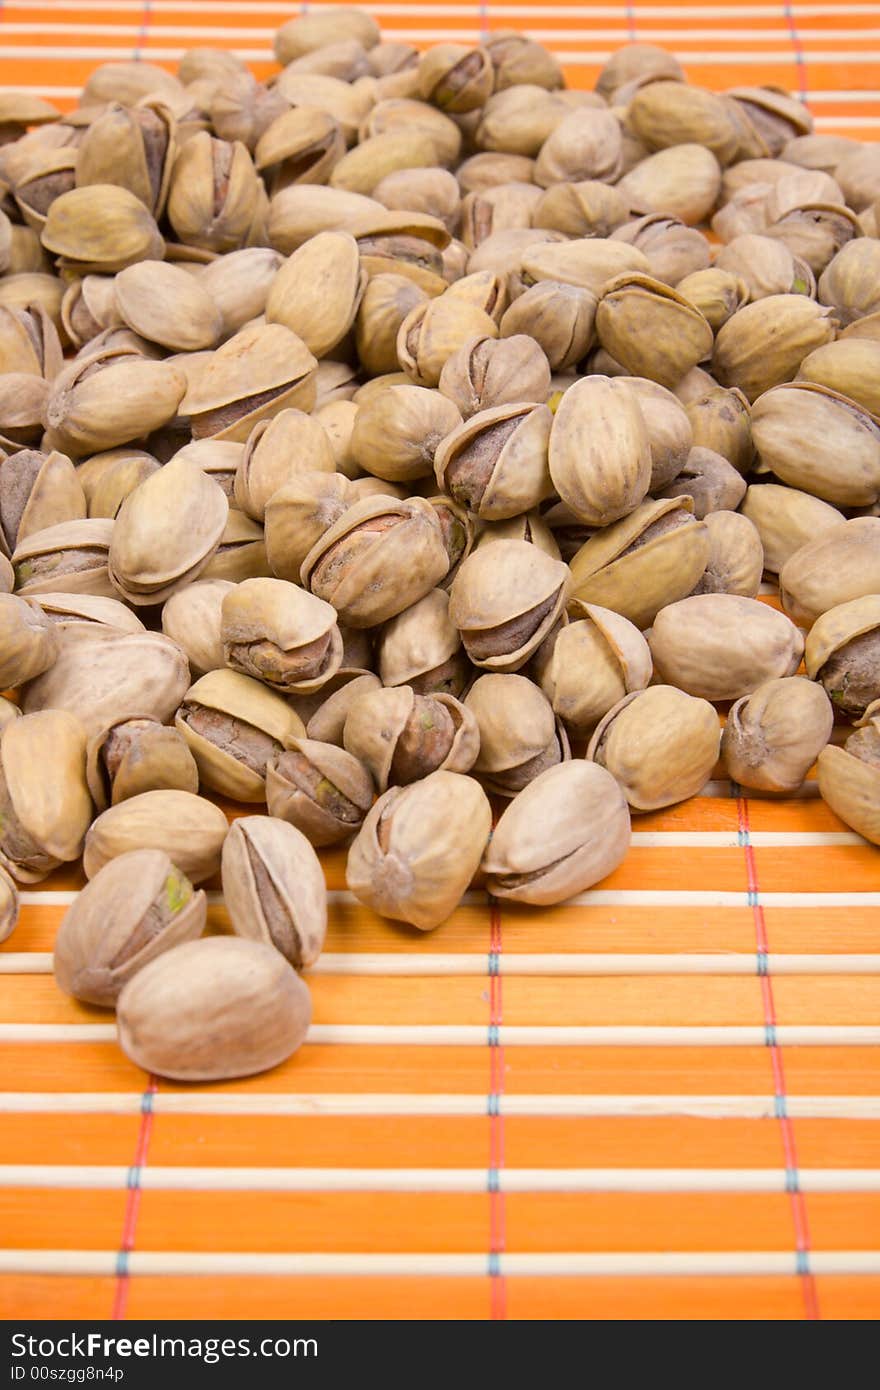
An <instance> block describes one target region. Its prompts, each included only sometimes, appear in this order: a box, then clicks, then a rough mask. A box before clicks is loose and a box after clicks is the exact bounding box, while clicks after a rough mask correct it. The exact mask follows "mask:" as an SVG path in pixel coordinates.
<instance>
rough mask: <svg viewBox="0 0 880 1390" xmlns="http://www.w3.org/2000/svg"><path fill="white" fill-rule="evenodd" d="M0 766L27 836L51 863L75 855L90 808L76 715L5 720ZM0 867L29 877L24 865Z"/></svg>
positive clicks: (59, 712)
mask: <svg viewBox="0 0 880 1390" xmlns="http://www.w3.org/2000/svg"><path fill="white" fill-rule="evenodd" d="M0 764H2V772H3V777H4V779H5V782H6V787H7V791H8V794H9V798H10V800H11V802H12V805H13V807H14V809H15V814H16V816H17V817H18V820H19V821H20V822H21V824H22V826H23V827H24V829H25V830H26V831H27V833H28V835H29V836H30V837H31V839H33V840H35V841H36V843H37V844H38V845H39V846H40V848H41V849H42V850H43V851H44V852H45V853H46V854H47V855H48V856H49V857H50V858H51V859H53V860H54V861H55V862H56V863H70V862H71V861H72V860H74V859H78V858H79V855H80V853H81V852H82V847H83V837H84V836H85V833H86V831H87V830H88V828H89V825H90V824H91V819H92V812H93V808H92V798H91V797H90V796H89V789H88V787H87V785H86V731H85V728H84V727H83V725H82V724H81V723H80V721H79V719H77V718H76V717H75V716H74V715H73V714H69V713H68V712H67V710H63V709H47V710H41V711H39V712H37V713H34V714H27V713H26V714H25V715H24V717H23V718H21V719H12V720H10V721H9V723H7V724H5V725H3V732H2V737H0ZM5 867H7V868H8V869H9V870H10V872H12V873H14V875H15V877H16V878H17V879H19V880H20V881H21V882H24V883H28V882H32V881H33V879H34V875H33V874H31V873H30V872H29V871H28V870H27V869H22V868H19V867H18V866H12V865H6V866H5ZM43 877H45V875H44V874H36V878H37V879H39V878H43Z"/></svg>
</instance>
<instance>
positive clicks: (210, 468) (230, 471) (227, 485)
mask: <svg viewBox="0 0 880 1390" xmlns="http://www.w3.org/2000/svg"><path fill="white" fill-rule="evenodd" d="M244 450H245V446H244V445H243V444H236V443H233V442H232V441H230V440H220V439H195V440H193V441H192V442H191V443H189V444H185V445H184V447H183V448H182V449H178V450H177V453H176V454H172V455H171V458H169V459H168V462H169V463H171V461H172V459H179V458H185V459H188V460H190V461H191V462H192V463H197V464H198V465H199V468H201V470H202V472H203V473H207V475H208V477H209V478H213V480H214V482H215V483H218V484H219V486H220V487H221V488H222V489H223V493H224V496H225V497H226V498H227V499H228V501H229V503H230V505H232V500H233V493H234V489H235V475H236V473H237V472H238V470H239V467H240V466H241V461H242V459H243V458H244ZM147 462H152V463H155V460H154V459H150V456H149V455H146V456H145V458H144V457H143V456H142V457H141V459H140V464H141V477H140V481H141V482H143V481H144V480H145V479H146V478H148V477H149V476H150V473H151V472H155V469H154V468H148V467H146V463H147ZM100 486H101V484H98V485H96V489H95V491H96V492H97V491H98V488H99V487H100Z"/></svg>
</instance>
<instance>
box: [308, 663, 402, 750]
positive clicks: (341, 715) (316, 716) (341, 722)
mask: <svg viewBox="0 0 880 1390" xmlns="http://www.w3.org/2000/svg"><path fill="white" fill-rule="evenodd" d="M380 685H381V681H380V680H379V677H378V676H375V675H373V673H372V671H361V672H358V673H356V674H354V675H352V676H350V677H349V678H348V679H346V680H345V681H344V682H343V684H341V685H340V686H339V687H338V688H337V689H336V690H334V691H332V693H331V694H329V695H327V696H326V697H324V693H323V691H321V692H319V696H320V697H321V698H320V703H319V704H318V706H317V708H316V709H315V710H314V712H313V713H311V714H310V715H309V721H308V725H307V728H306V733H307V734H308V736H309V738H310V739H314V740H316V741H317V742H319V743H332V744H333V745H334V747H336V748H341V747H342V735H343V731H344V729H345V721H346V719H347V718H348V711H349V710H350V709H351V706H352V705H353V704H354V702H355V700H358V699H360V697H361V695H363V694H365V692H366V691H368V690H378V689H379V687H380ZM291 746H293V745H292V744H291Z"/></svg>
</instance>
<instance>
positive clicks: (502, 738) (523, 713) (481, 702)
mask: <svg viewBox="0 0 880 1390" xmlns="http://www.w3.org/2000/svg"><path fill="white" fill-rule="evenodd" d="M464 703H465V705H466V707H467V708H468V709H469V710H470V711H471V713H472V714H473V715H474V717H475V718H476V721H477V726H478V728H479V732H480V751H479V754H478V755H477V760H476V762H475V763H474V773H475V775H476V776H478V777H479V778H480V781H481V782H482V783H483V785H484V786H485V787H486V790H487V791H489V792H491V793H492V794H493V795H496V796H507V797H510V796H516V794H517V792H520V791H522V789H523V787H526V786H528V784H529V782H531V781H533V780H534V778H535V777H537V776H538V775H539V774H540V773H542V772H543V771H544V770H545V769H546V768H548V767H553V766H555V764H556V763H560V762H564V761H566V760H567V759H568V758H569V757H570V756H571V751H570V749H569V745H568V738H567V737H566V733H565V729H564V727H563V726H562V724H561V722H560V721H559V720H558V719H556V718H555V717H554V714H553V709H552V707H551V705H550V701H549V700H548V699H547V697H546V695H544V694H543V693H542V691H541V690H539V689H538V687H537V685H535V684H534V682H533V681H531V680H529V679H528V677H526V676H517V675H503V674H499V675H496V674H494V673H493V674H490V675H485V676H480V677H479V678H478V679H477V680H475V681H474V683H473V685H472V686H471V688H470V690H469V691H468V693H467V696H466V697H465V701H464Z"/></svg>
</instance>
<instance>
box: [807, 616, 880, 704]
mask: <svg viewBox="0 0 880 1390" xmlns="http://www.w3.org/2000/svg"><path fill="white" fill-rule="evenodd" d="M878 628H880V595H878V594H865V595H864V597H862V598H856V599H851V600H850V602H849V603H841V604H839V605H838V607H836V608H831V609H829V610H828V612H827V613H823V614H822V615H821V617H819V618H817V619H816V621H815V623H814V624H813V626H812V628H811V629H810V632H809V634H808V636H807V642H806V649H805V652H804V665H805V666H806V668H807V675H808V676H809V677H810V678H811V679H812V680H814V681H819V682H820V683H821V684H822V686H823V687H824V689H825V690H826V692H827V694H828V696H829V698H830V700H831V703H832V704H833V706H834V708H835V710H836V711H837V713H838V714H839V715H843V716H844V717H845V718H847V719H860V718H861V717H862V716H863V715H864V714H865V711H866V710H867V709H868V707H869V706H870V705H872V704H873V703H874V702H875V701H876V700H877V699H878V697H880V666H878V661H877V652H878V641H877V638H878Z"/></svg>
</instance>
